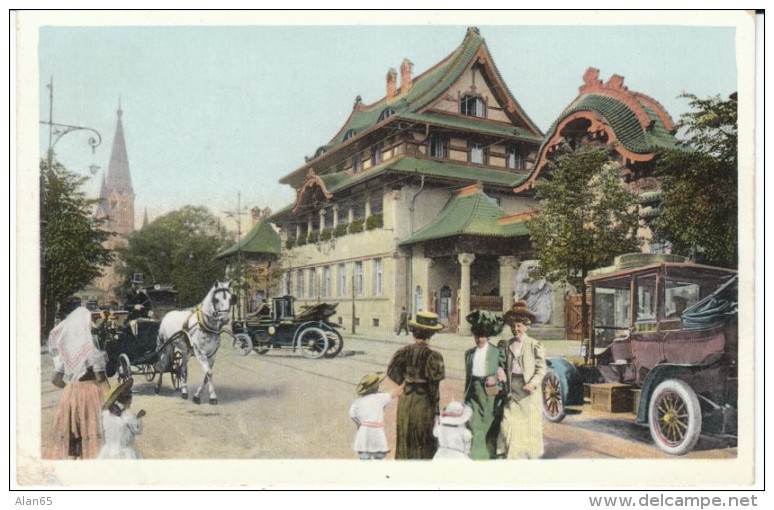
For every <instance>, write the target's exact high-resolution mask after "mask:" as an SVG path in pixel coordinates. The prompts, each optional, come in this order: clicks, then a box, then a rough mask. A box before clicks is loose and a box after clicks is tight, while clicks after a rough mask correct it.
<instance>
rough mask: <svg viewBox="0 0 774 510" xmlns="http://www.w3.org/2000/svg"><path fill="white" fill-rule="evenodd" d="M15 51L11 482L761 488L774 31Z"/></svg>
mask: <svg viewBox="0 0 774 510" xmlns="http://www.w3.org/2000/svg"><path fill="white" fill-rule="evenodd" d="M16 23H17V25H16V50H17V57H16V81H15V84H16V93H17V97H16V99H15V104H16V114H17V119H18V122H17V126H18V128H17V135H18V141H17V145H16V154H17V165H16V168H15V169H14V176H15V179H16V180H15V183H16V188H15V189H14V190H13V193H14V194H15V196H14V200H15V214H16V224H15V225H14V227H15V233H14V235H15V241H16V243H15V245H13V246H14V250H15V253H14V256H15V263H16V266H15V267H16V273H15V278H16V287H15V288H14V289H13V291H14V292H15V302H14V303H13V315H14V318H15V321H16V326H15V337H14V336H12V338H11V345H12V352H13V354H15V359H14V364H12V368H13V369H14V371H13V373H12V379H13V382H14V383H15V388H14V393H13V394H12V395H13V397H14V398H13V399H12V418H13V421H12V427H13V430H12V432H13V439H14V441H12V447H13V454H12V460H13V461H14V462H13V472H12V481H11V485H12V486H15V487H16V488H18V489H21V490H26V489H34V488H38V489H60V488H63V489H101V488H114V489H134V488H160V487H163V488H173V489H190V488H195V487H205V486H206V487H209V488H240V489H259V488H306V489H325V488H383V489H396V488H402V489H405V488H441V489H459V488H465V489H481V488H496V489H536V490H555V489H579V490H588V489H590V488H599V489H606V488H629V489H643V488H684V489H701V490H706V489H712V490H721V489H727V488H742V489H745V488H749V489H753V488H754V487H756V485H758V484H760V483H762V480H761V479H760V476H761V474H762V469H761V466H762V463H763V451H762V449H760V446H761V445H762V441H761V436H762V434H763V430H762V429H761V428H758V427H757V426H756V424H760V423H762V420H761V417H762V416H763V411H764V410H763V403H762V400H761V399H757V400H756V397H757V395H756V392H758V391H762V373H761V371H762V369H763V364H762V358H761V357H760V355H759V354H756V353H761V352H762V345H761V342H762V341H763V339H762V331H760V330H759V328H758V327H756V325H760V324H761V321H760V319H761V317H760V316H759V314H756V308H755V304H756V298H757V297H758V295H759V294H760V293H761V292H762V289H763V287H762V280H761V278H759V277H760V274H758V272H757V271H756V267H761V268H762V266H761V265H758V264H759V261H758V260H757V259H756V250H757V249H758V242H759V239H758V238H757V237H756V221H757V219H758V217H757V215H756V209H755V207H756V205H758V206H759V205H760V204H756V197H760V196H762V195H760V194H758V193H756V191H757V189H756V179H755V175H756V172H755V168H756V166H755V162H756V158H755V156H756V147H755V132H754V127H755V123H756V119H757V114H758V112H757V111H756V106H755V105H756V102H755V101H756V87H755V83H756V74H755V43H756V39H755V14H754V13H752V12H747V11H726V12H711V11H709V12H687V11H686V12H661V11H626V12H624V11H602V12H571V11H568V12H541V11H524V12H521V11H502V12H476V11H455V12H437V11H383V12H364V11H363V12H360V11H339V12H335V13H331V12H315V11H306V12H298V13H290V12H230V11H206V12H198V11H177V12H156V11H133V12H120V11H118V12H108V11H105V12H102V11H82V12H60V11H56V12H54V11H19V12H18V13H17V15H16ZM584 296H585V299H584Z"/></svg>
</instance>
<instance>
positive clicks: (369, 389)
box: [349, 372, 402, 460]
mask: <svg viewBox="0 0 774 510" xmlns="http://www.w3.org/2000/svg"><path fill="white" fill-rule="evenodd" d="M385 377H386V374H385V373H384V372H374V373H371V374H368V375H366V376H365V377H363V379H361V380H360V384H358V386H357V394H358V395H359V397H358V398H357V400H355V402H353V403H352V406H351V407H350V408H349V417H350V418H352V420H353V421H354V422H355V424H356V425H357V427H358V428H357V434H355V442H354V443H353V445H352V449H353V450H354V451H356V452H357V455H358V458H359V459H360V460H370V459H376V460H381V459H384V458H385V457H386V456H387V453H388V452H389V451H390V447H389V446H388V445H387V435H386V434H385V433H384V408H385V407H386V406H387V404H389V403H390V400H392V398H393V397H394V396H396V395H399V394H400V393H401V391H402V389H401V387H400V386H398V387H396V388H395V389H394V390H393V391H392V392H391V393H379V384H380V383H381V382H382V381H383V380H384V378H385Z"/></svg>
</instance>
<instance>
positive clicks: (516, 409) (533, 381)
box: [497, 301, 546, 459]
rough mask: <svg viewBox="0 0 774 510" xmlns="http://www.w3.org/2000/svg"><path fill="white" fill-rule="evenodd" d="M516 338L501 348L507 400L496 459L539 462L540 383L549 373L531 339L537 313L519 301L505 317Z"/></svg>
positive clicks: (541, 451)
mask: <svg viewBox="0 0 774 510" xmlns="http://www.w3.org/2000/svg"><path fill="white" fill-rule="evenodd" d="M503 320H504V321H505V323H506V324H507V325H508V326H510V328H511V332H512V333H513V338H511V339H510V340H502V341H501V342H500V343H499V345H498V347H500V348H501V349H503V350H504V351H505V354H506V369H505V374H506V376H507V391H508V393H507V399H506V403H505V407H504V409H503V419H502V422H501V423H500V435H499V436H498V438H497V456H498V457H499V458H505V459H537V458H539V457H540V456H541V455H543V415H542V409H541V406H542V396H541V393H542V390H541V383H542V381H543V376H544V375H545V371H546V357H545V351H544V350H543V346H542V345H541V344H540V342H538V341H537V340H535V339H533V338H531V337H529V335H527V332H528V331H529V328H530V326H531V325H532V322H533V321H534V320H535V313H534V312H533V311H532V310H530V309H529V308H527V303H526V301H517V302H516V303H514V305H513V307H512V308H511V309H510V310H508V311H507V312H505V315H504V316H503Z"/></svg>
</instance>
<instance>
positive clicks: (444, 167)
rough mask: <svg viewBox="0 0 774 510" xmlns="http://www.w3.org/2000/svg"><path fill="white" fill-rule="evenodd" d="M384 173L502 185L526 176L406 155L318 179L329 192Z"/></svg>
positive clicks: (516, 182) (506, 185)
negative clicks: (354, 170) (350, 171)
mask: <svg viewBox="0 0 774 510" xmlns="http://www.w3.org/2000/svg"><path fill="white" fill-rule="evenodd" d="M385 172H392V173H398V174H411V175H414V174H415V175H425V176H427V177H437V178H442V179H451V180H456V181H460V182H461V183H462V184H470V183H474V182H478V181H480V182H481V183H482V184H484V185H490V186H503V187H514V186H518V185H519V184H521V183H522V182H523V181H524V180H525V179H526V178H527V176H526V175H524V174H515V173H513V172H509V171H506V170H494V169H492V168H479V167H473V166H470V165H466V164H464V163H459V164H456V163H449V162H448V161H438V160H435V159H425V158H414V157H409V156H406V157H402V158H398V159H391V160H388V161H385V162H384V163H382V164H380V165H377V166H375V167H373V168H369V169H368V170H364V171H363V172H360V173H358V174H355V175H350V174H347V173H346V172H336V173H333V174H325V175H320V176H319V178H320V180H321V181H322V182H323V184H325V188H326V189H327V191H328V192H329V193H336V192H338V191H341V190H343V189H345V188H348V187H350V186H353V185H355V184H357V183H359V182H363V181H365V180H368V179H372V178H373V177H376V176H377V175H381V174H383V173H385Z"/></svg>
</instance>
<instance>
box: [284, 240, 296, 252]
mask: <svg viewBox="0 0 774 510" xmlns="http://www.w3.org/2000/svg"><path fill="white" fill-rule="evenodd" d="M295 245H296V238H295V237H288V238H287V239H286V240H285V248H286V249H288V250H290V249H292V248H293V247H294V246H295Z"/></svg>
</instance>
